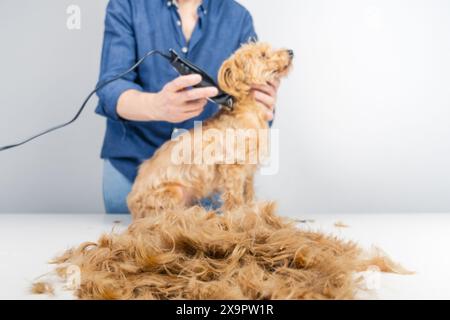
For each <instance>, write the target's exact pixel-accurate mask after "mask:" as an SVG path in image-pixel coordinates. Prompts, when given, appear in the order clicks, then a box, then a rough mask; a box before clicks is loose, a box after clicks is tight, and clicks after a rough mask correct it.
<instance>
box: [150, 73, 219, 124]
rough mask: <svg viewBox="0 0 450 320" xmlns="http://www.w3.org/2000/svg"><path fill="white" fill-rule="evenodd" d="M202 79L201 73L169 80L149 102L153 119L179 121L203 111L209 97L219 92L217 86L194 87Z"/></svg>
mask: <svg viewBox="0 0 450 320" xmlns="http://www.w3.org/2000/svg"><path fill="white" fill-rule="evenodd" d="M201 81H202V78H201V76H200V75H188V76H180V77H178V78H176V79H175V80H173V81H171V82H169V83H168V84H166V85H165V86H164V88H163V89H162V90H161V91H160V92H159V93H157V94H154V95H153V96H152V98H151V101H150V102H149V105H150V109H151V111H150V112H151V113H152V116H151V118H152V119H153V120H158V121H167V122H172V123H178V122H182V121H185V120H187V119H191V118H194V117H196V116H198V115H199V114H201V113H202V112H203V109H204V107H205V105H206V104H207V102H208V101H207V98H212V97H215V96H217V95H218V94H219V92H218V90H217V88H215V87H207V88H193V89H188V88H190V87H193V86H195V85H196V84H199V83H200V82H201Z"/></svg>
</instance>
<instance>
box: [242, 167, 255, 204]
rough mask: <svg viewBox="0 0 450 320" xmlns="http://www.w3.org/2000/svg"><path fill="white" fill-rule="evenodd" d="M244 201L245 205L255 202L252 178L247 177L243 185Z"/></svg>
mask: <svg viewBox="0 0 450 320" xmlns="http://www.w3.org/2000/svg"><path fill="white" fill-rule="evenodd" d="M244 200H245V203H246V204H252V203H253V202H254V200H255V189H254V176H253V174H251V175H248V176H247V178H246V179H245V183H244Z"/></svg>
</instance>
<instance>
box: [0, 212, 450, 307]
mask: <svg viewBox="0 0 450 320" xmlns="http://www.w3.org/2000/svg"><path fill="white" fill-rule="evenodd" d="M301 219H313V220H314V222H309V223H307V224H301V225H302V226H303V227H306V228H312V229H314V230H322V231H325V232H332V233H334V234H335V235H337V236H340V237H342V238H346V239H352V240H355V241H357V242H358V243H360V244H361V245H362V246H363V247H366V248H369V247H370V246H371V245H376V246H379V247H381V248H382V249H383V250H385V251H386V252H387V253H389V255H390V256H391V257H392V258H393V259H394V260H395V261H398V262H400V263H401V264H402V265H403V266H405V267H407V268H408V269H410V270H414V271H416V274H415V275H408V276H403V275H392V274H382V276H381V281H380V287H379V288H378V289H377V290H374V291H372V292H371V293H370V295H368V296H366V297H368V298H379V299H450V214H339V215H338V214H336V215H335V214H333V215H331V214H330V215H305V216H302V217H301ZM116 220H120V221H121V223H120V224H117V223H114V222H115V221H116ZM337 221H341V222H343V223H345V224H347V225H349V227H348V228H336V227H335V226H334V224H335V222H337ZM129 222H130V218H129V216H124V215H110V216H107V215H105V214H78V215H75V214H72V215H67V214H0V299H42V298H44V299H71V298H73V296H72V294H71V293H70V292H67V291H64V290H62V289H61V288H58V287H57V290H56V295H55V296H54V297H48V296H45V295H44V296H42V295H40V296H36V295H32V294H30V293H29V287H30V285H31V283H32V282H33V281H34V280H35V279H36V278H37V277H38V276H40V275H42V274H44V273H46V272H48V271H50V270H52V266H49V265H47V264H46V262H47V261H48V260H49V259H51V258H52V257H54V256H55V254H57V253H61V252H62V251H64V249H66V248H70V247H72V246H74V245H77V244H79V243H81V242H84V241H95V240H97V239H98V237H99V236H100V234H101V233H102V232H108V231H110V230H111V229H112V228H113V226H116V228H117V226H119V227H118V228H121V227H125V226H126V225H127V224H128V223H129Z"/></svg>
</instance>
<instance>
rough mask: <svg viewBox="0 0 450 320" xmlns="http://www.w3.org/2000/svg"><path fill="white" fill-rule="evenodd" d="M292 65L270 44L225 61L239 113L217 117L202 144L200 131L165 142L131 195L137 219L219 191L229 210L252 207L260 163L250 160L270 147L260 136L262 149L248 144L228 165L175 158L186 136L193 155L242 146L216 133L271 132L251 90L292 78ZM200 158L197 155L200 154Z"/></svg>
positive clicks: (224, 77)
mask: <svg viewBox="0 0 450 320" xmlns="http://www.w3.org/2000/svg"><path fill="white" fill-rule="evenodd" d="M291 64H292V57H291V55H290V54H289V51H287V50H274V49H272V48H271V47H270V46H269V45H268V44H265V43H250V44H246V45H244V46H242V48H240V49H239V50H238V51H237V52H236V53H235V54H234V55H233V56H232V57H231V58H229V59H228V60H227V61H225V62H224V64H223V65H222V67H221V69H220V71H219V85H220V87H221V88H222V89H223V90H224V91H225V92H227V93H229V94H231V95H232V96H234V97H235V99H236V101H235V105H234V108H233V110H227V109H221V110H220V111H219V112H218V113H217V114H216V115H215V116H214V117H213V118H211V119H209V120H207V121H205V122H204V123H203V126H202V128H201V130H202V133H204V134H202V137H201V138H200V139H198V138H196V137H195V134H194V130H190V131H189V132H186V133H184V134H183V135H182V136H181V137H180V138H181V139H176V140H174V139H172V140H171V141H168V142H167V143H165V144H164V145H163V146H162V147H161V148H160V149H159V150H158V151H157V152H156V153H155V154H154V155H153V157H152V158H151V159H149V160H147V161H146V162H144V163H143V164H142V166H141V167H140V170H139V173H138V176H137V178H136V181H135V183H134V185H133V188H132V191H131V193H130V194H129V196H128V207H129V209H130V211H131V213H132V215H133V218H134V219H137V218H142V217H145V216H148V215H152V214H155V213H158V212H164V211H166V210H167V209H182V208H186V207H189V206H191V205H193V204H195V202H196V201H198V200H200V199H202V198H206V197H208V196H211V195H212V194H214V193H216V192H220V193H221V194H222V202H223V210H230V209H232V208H236V207H239V206H241V205H244V204H250V203H252V202H253V200H254V190H253V176H254V174H255V172H256V170H257V167H258V163H259V162H257V163H254V162H251V161H248V160H249V159H251V157H252V155H253V153H252V152H256V153H258V154H262V153H264V152H263V151H262V150H260V149H261V145H262V144H263V143H264V142H262V141H259V139H261V137H260V136H258V137H257V138H256V139H258V141H257V143H256V149H257V150H254V149H252V148H251V147H249V145H250V143H246V144H245V145H244V148H243V150H242V151H241V152H242V153H243V155H239V154H236V155H234V157H233V158H232V159H231V161H230V159H229V158H227V161H226V163H224V161H223V159H221V158H219V157H217V158H213V160H212V161H209V162H208V161H205V159H200V161H193V162H192V161H191V162H189V163H178V164H174V162H173V158H172V157H173V155H174V153H176V152H177V150H178V149H179V148H181V147H182V146H181V145H182V144H183V138H186V137H188V138H189V139H190V141H193V144H192V145H191V150H190V152H192V154H193V153H194V150H198V149H200V150H201V152H200V153H201V155H203V154H204V153H203V152H204V151H205V150H206V149H208V148H211V147H212V149H214V150H217V148H219V149H221V150H222V151H224V150H225V151H224V152H227V151H228V150H235V149H236V148H237V147H238V146H237V144H238V142H237V141H236V139H233V140H232V142H231V145H227V146H226V147H225V146H224V143H223V142H222V143H220V142H218V140H217V139H212V137H211V134H210V133H211V132H213V133H217V132H219V133H223V134H224V135H225V132H226V131H227V132H229V131H230V129H231V130H233V129H234V130H236V131H237V130H242V129H246V130H254V131H255V132H256V131H258V130H260V129H268V123H267V121H266V120H265V110H264V109H265V107H264V106H262V105H261V104H259V103H257V102H256V101H255V99H254V97H253V95H252V94H251V85H256V84H267V83H268V82H269V81H273V80H275V79H280V78H282V77H284V76H286V75H287V74H288V71H289V69H290V66H291ZM246 139H247V140H249V139H250V138H249V137H247V138H246ZM247 140H246V141H247ZM247 142H248V141H247ZM212 144H216V145H213V146H212ZM217 144H220V145H217ZM237 153H239V152H237ZM227 155H228V154H227ZM195 157H197V156H196V155H194V158H195ZM196 160H198V159H196ZM259 160H260V159H259Z"/></svg>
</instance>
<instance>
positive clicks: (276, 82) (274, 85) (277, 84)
mask: <svg viewBox="0 0 450 320" xmlns="http://www.w3.org/2000/svg"><path fill="white" fill-rule="evenodd" d="M280 83H281V80H280V79H275V80H272V81H269V85H270V86H271V87H272V88H274V89H275V91H277V90H278V89H279V88H280Z"/></svg>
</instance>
